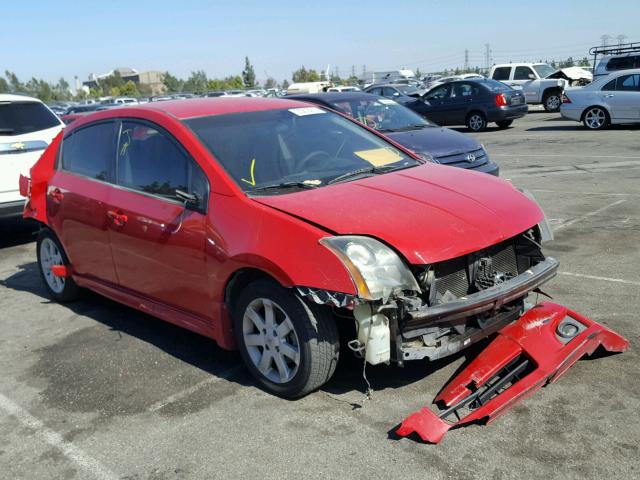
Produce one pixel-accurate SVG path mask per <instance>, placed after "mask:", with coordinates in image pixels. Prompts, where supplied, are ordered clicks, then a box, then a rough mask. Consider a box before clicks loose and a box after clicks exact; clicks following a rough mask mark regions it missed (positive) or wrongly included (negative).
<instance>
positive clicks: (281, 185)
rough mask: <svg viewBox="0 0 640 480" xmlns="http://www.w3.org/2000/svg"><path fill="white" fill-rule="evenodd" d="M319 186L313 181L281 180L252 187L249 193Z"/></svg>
mask: <svg viewBox="0 0 640 480" xmlns="http://www.w3.org/2000/svg"><path fill="white" fill-rule="evenodd" d="M317 187H318V185H314V184H311V183H304V182H280V183H273V184H270V185H262V186H260V187H256V188H252V189H251V190H249V192H248V193H254V192H264V191H267V190H286V189H289V188H305V189H309V188H317Z"/></svg>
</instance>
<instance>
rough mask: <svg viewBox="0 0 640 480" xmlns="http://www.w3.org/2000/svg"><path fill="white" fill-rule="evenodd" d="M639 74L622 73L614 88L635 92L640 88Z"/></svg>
mask: <svg viewBox="0 0 640 480" xmlns="http://www.w3.org/2000/svg"><path fill="white" fill-rule="evenodd" d="M639 87H640V75H623V76H622V77H618V81H617V84H616V90H618V91H622V92H625V91H626V92H637V91H638V90H640V88H639Z"/></svg>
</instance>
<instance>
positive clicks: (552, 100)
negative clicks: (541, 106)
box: [546, 95, 560, 111]
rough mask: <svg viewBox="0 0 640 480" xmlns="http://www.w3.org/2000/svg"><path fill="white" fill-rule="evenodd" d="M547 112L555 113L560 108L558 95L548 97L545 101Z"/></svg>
mask: <svg viewBox="0 0 640 480" xmlns="http://www.w3.org/2000/svg"><path fill="white" fill-rule="evenodd" d="M546 104H547V110H549V111H555V110H557V109H558V108H560V97H559V96H558V95H550V96H549V97H548V98H547V101H546Z"/></svg>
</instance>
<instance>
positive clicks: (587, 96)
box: [560, 68, 640, 130]
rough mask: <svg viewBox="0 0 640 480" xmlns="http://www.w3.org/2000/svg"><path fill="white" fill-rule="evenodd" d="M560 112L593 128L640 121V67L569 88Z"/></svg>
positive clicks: (598, 128)
mask: <svg viewBox="0 0 640 480" xmlns="http://www.w3.org/2000/svg"><path fill="white" fill-rule="evenodd" d="M560 113H561V114H562V116H563V117H564V118H568V119H570V120H575V121H576V122H582V123H583V124H584V126H585V127H587V128H589V129H591V130H600V129H602V128H605V127H607V126H608V125H611V124H616V123H640V68H636V69H634V70H624V71H620V72H617V73H611V74H609V75H607V76H606V77H600V78H598V79H596V80H595V81H594V82H593V83H590V84H589V85H587V86H586V87H582V88H570V89H568V90H566V91H565V93H564V96H563V103H562V106H561V107H560Z"/></svg>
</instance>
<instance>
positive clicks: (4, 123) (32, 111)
mask: <svg viewBox="0 0 640 480" xmlns="http://www.w3.org/2000/svg"><path fill="white" fill-rule="evenodd" d="M57 126H60V120H58V117H56V116H55V114H53V113H52V112H51V111H50V110H49V109H48V108H47V107H45V106H44V105H43V104H42V103H39V102H6V103H5V102H0V135H23V134H25V133H32V132H37V131H39V130H46V129H48V128H53V127H57Z"/></svg>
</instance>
